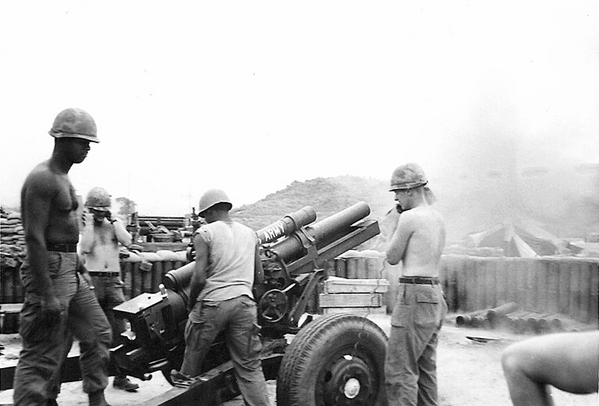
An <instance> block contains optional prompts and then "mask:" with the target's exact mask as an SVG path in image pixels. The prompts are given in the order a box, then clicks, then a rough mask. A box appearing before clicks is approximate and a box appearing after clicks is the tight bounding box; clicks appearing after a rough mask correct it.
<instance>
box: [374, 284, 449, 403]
mask: <svg viewBox="0 0 599 406" xmlns="http://www.w3.org/2000/svg"><path fill="white" fill-rule="evenodd" d="M446 314H447V304H446V303H445V299H444V297H443V291H442V289H441V286H440V285H439V284H436V285H416V284H402V283H400V285H399V287H398V292H397V299H396V302H395V307H394V309H393V313H392V315H391V333H390V337H389V342H388V346H387V356H386V360H385V388H386V392H387V402H388V405H389V406H398V405H401V406H416V405H418V406H432V405H437V365H436V355H437V340H438V333H439V330H440V329H441V325H442V324H443V319H444V318H445V315H446Z"/></svg>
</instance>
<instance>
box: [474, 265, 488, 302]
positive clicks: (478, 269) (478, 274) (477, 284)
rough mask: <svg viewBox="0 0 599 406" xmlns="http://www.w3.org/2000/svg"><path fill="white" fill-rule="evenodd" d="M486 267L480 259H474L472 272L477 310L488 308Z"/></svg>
mask: <svg viewBox="0 0 599 406" xmlns="http://www.w3.org/2000/svg"><path fill="white" fill-rule="evenodd" d="M484 267H485V265H484V262H483V260H482V258H480V257H475V258H473V259H472V271H473V277H474V290H475V292H476V294H475V297H474V300H475V303H474V308H475V309H484V308H485V307H486V304H485V301H486V298H485V296H486V295H485V293H486V289H485V269H484Z"/></svg>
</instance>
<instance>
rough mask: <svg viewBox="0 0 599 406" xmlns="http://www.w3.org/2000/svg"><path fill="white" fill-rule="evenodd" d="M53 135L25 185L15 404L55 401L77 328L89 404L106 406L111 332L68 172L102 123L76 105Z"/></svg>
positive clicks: (58, 122) (58, 118)
mask: <svg viewBox="0 0 599 406" xmlns="http://www.w3.org/2000/svg"><path fill="white" fill-rule="evenodd" d="M49 133H50V135H51V136H53V137H54V138H55V141H54V150H53V152H52V156H51V157H50V159H49V160H47V161H44V162H42V163H41V164H39V165H37V166H36V167H35V168H34V169H33V171H32V172H31V173H30V174H29V176H28V177H27V179H26V180H25V183H24V184H23V188H22V190H21V216H22V219H23V227H24V229H25V240H26V244H27V258H26V260H25V262H24V263H23V265H22V267H21V282H22V283H23V287H24V290H25V300H24V303H23V308H22V310H21V319H20V331H19V333H20V334H21V337H22V340H23V344H22V350H21V353H20V354H19V362H18V364H17V368H16V372H15V380H14V385H13V388H14V395H13V397H14V404H15V405H16V406H21V405H55V404H56V395H57V394H56V390H57V387H56V385H55V381H56V379H57V378H56V377H57V374H58V371H59V370H60V366H61V362H62V359H63V357H64V355H65V352H66V351H67V350H68V348H66V344H67V343H69V344H70V340H69V339H68V336H69V332H70V334H72V335H74V336H75V337H76V338H77V339H78V340H79V344H80V349H81V354H80V365H81V371H82V378H83V390H84V392H86V393H87V394H88V396H89V404H90V405H92V406H96V405H101V406H105V405H106V404H107V403H106V400H105V398H104V388H105V387H106V385H107V383H108V371H107V369H108V361H109V357H110V353H109V345H110V343H111V341H112V333H111V329H110V324H109V323H108V320H107V318H106V316H105V314H104V312H103V311H102V309H101V308H100V305H99V304H98V301H97V299H96V297H95V295H94V293H93V291H92V290H90V285H89V284H88V280H89V275H88V274H87V273H86V271H85V267H83V265H82V264H81V262H80V261H79V256H78V254H77V241H78V240H79V225H78V214H77V208H78V201H77V197H76V195H75V189H74V188H73V185H72V184H71V182H70V180H69V177H68V172H69V170H70V169H71V166H73V164H78V163H81V162H83V160H84V159H85V158H86V156H87V154H88V152H89V150H90V145H89V144H90V142H99V140H98V138H97V135H96V124H95V122H94V119H93V118H92V117H91V116H90V115H89V114H88V113H87V112H85V111H83V110H81V109H76V108H69V109H66V110H63V111H62V112H60V113H59V114H58V115H57V116H56V119H55V120H54V124H53V126H52V129H51V130H50V132H49Z"/></svg>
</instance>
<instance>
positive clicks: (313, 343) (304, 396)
mask: <svg viewBox="0 0 599 406" xmlns="http://www.w3.org/2000/svg"><path fill="white" fill-rule="evenodd" d="M386 351H387V336H386V335H385V333H384V332H383V330H382V329H381V328H380V327H379V326H378V325H376V324H375V323H374V322H372V321H371V320H369V319H367V318H365V317H361V316H357V315H351V314H331V315H326V316H320V317H318V318H316V319H315V320H314V321H312V322H310V323H309V324H308V325H307V326H305V327H304V328H302V329H301V330H300V331H299V333H298V334H297V335H296V336H295V337H294V338H293V340H292V341H291V343H290V344H289V346H288V347H287V349H286V350H285V355H284V356H283V360H282V361H281V367H280V369H279V376H278V378H277V388H276V394H277V405H278V406H336V405H338V404H343V405H365V406H375V405H381V406H382V405H385V404H386V399H385V395H384V393H385V388H384V363H385V355H386ZM343 354H353V355H354V357H355V356H357V357H358V358H359V359H360V360H362V361H363V362H361V365H362V366H367V367H368V370H369V371H370V376H371V377H372V382H373V385H372V386H373V388H366V387H363V389H364V394H367V393H368V392H369V390H370V393H371V394H370V395H369V398H368V399H366V400H365V399H363V398H362V399H357V398H356V399H346V398H344V399H343V401H342V402H339V401H336V402H333V401H331V400H330V397H329V400H327V396H324V394H325V393H326V384H325V381H326V379H327V378H325V377H327V376H328V377H329V378H330V376H331V374H330V371H329V370H328V369H329V368H330V367H331V365H332V364H334V363H335V362H336V361H337V360H340V361H342V362H343V363H347V362H346V361H343V360H342V358H343V357H342V355H343ZM352 360H353V358H352ZM360 383H361V385H363V382H360Z"/></svg>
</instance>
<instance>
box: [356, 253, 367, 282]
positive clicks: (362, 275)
mask: <svg viewBox="0 0 599 406" xmlns="http://www.w3.org/2000/svg"><path fill="white" fill-rule="evenodd" d="M354 260H355V261H356V270H357V271H356V277H357V278H358V279H366V278H368V270H367V269H366V266H367V265H366V258H364V257H356V258H354Z"/></svg>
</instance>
